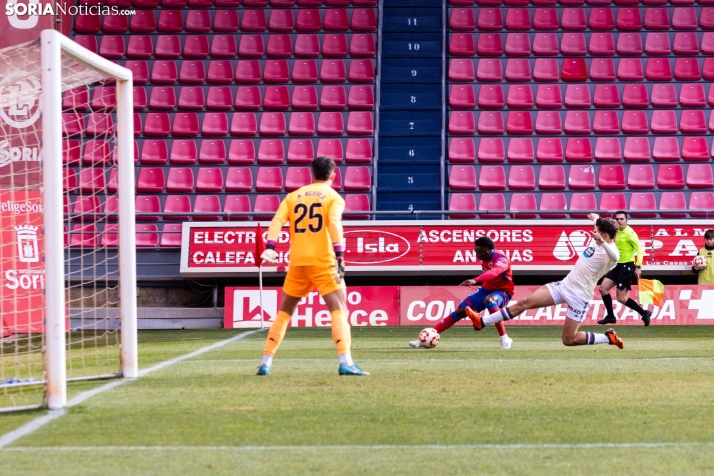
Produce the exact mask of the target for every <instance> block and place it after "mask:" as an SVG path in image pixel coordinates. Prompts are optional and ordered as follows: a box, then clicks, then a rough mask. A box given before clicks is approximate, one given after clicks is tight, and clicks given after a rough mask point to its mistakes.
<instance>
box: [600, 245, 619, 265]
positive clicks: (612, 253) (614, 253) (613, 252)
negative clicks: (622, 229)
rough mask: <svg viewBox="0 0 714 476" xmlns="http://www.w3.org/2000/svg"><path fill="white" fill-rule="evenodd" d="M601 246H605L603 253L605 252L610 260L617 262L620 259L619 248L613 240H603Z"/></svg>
mask: <svg viewBox="0 0 714 476" xmlns="http://www.w3.org/2000/svg"><path fill="white" fill-rule="evenodd" d="M601 246H603V247H604V248H605V253H607V256H609V257H610V259H611V260H612V261H614V262H616V263H617V262H618V261H619V260H620V250H618V249H617V245H615V242H614V241H613V242H612V243H608V242H606V241H603V242H602V243H601Z"/></svg>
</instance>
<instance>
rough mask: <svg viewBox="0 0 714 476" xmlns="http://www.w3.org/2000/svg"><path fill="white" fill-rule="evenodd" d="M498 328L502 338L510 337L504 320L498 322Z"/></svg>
mask: <svg viewBox="0 0 714 476" xmlns="http://www.w3.org/2000/svg"><path fill="white" fill-rule="evenodd" d="M496 330H497V331H498V335H499V336H501V339H503V338H504V337H508V334H507V333H506V326H505V325H504V324H503V322H500V321H499V322H497V323H496Z"/></svg>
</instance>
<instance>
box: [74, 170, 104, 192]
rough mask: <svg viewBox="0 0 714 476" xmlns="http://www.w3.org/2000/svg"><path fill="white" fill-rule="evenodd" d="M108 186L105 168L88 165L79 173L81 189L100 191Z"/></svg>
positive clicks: (84, 190)
mask: <svg viewBox="0 0 714 476" xmlns="http://www.w3.org/2000/svg"><path fill="white" fill-rule="evenodd" d="M105 188H106V179H105V176H104V169H103V168H99V167H88V168H84V169H82V171H81V172H80V173H79V191H80V192H86V193H98V192H101V191H103V190H104V189H105Z"/></svg>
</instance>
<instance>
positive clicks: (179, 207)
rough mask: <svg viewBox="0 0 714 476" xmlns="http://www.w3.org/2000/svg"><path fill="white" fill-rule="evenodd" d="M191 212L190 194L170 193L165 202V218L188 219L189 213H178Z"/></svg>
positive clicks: (173, 219) (174, 219)
mask: <svg viewBox="0 0 714 476" xmlns="http://www.w3.org/2000/svg"><path fill="white" fill-rule="evenodd" d="M188 212H191V199H190V198H189V197H188V195H168V196H166V201H165V202H164V215H163V218H164V220H172V221H188V220H190V218H189V216H188V215H177V214H180V213H188Z"/></svg>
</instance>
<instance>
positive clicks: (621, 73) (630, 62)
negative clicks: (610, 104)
mask: <svg viewBox="0 0 714 476" xmlns="http://www.w3.org/2000/svg"><path fill="white" fill-rule="evenodd" d="M667 64H669V63H667ZM617 77H618V79H619V80H620V81H642V80H643V79H645V77H644V71H643V69H642V61H640V60H639V59H630V58H623V59H621V60H620V63H619V65H618V67H617ZM591 79H592V76H591Z"/></svg>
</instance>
